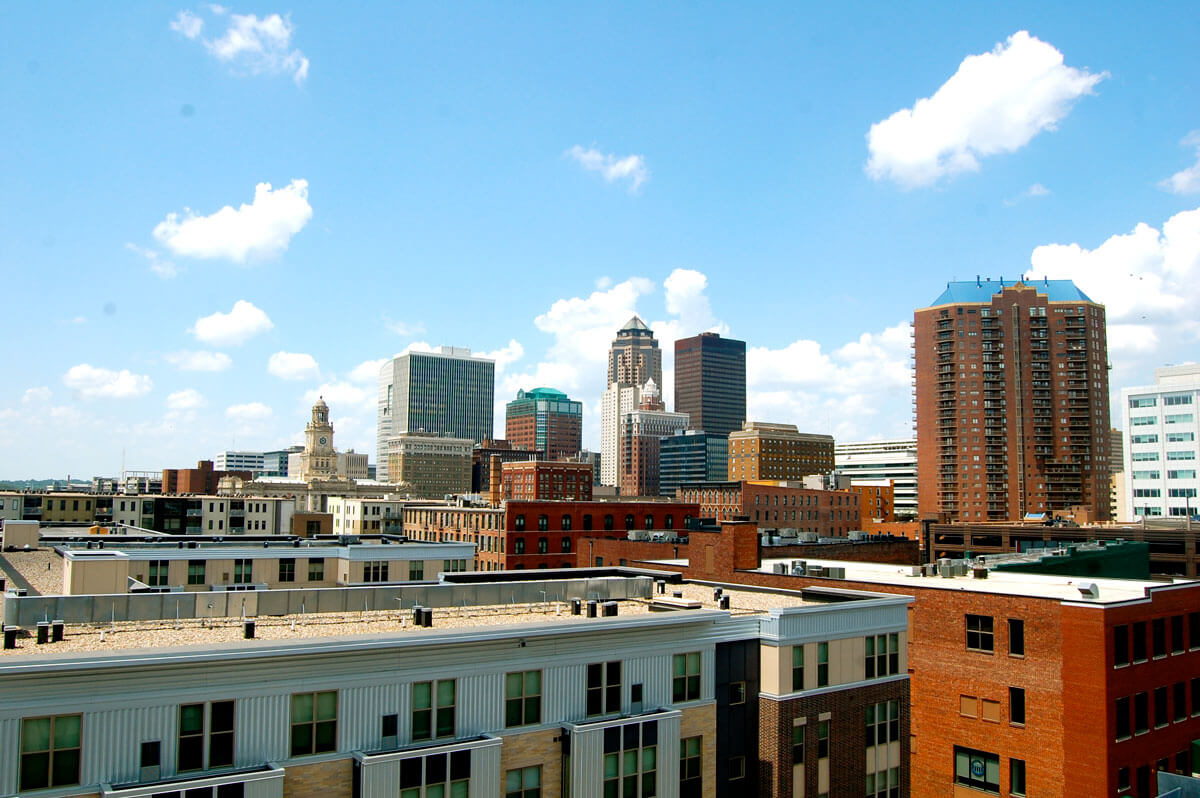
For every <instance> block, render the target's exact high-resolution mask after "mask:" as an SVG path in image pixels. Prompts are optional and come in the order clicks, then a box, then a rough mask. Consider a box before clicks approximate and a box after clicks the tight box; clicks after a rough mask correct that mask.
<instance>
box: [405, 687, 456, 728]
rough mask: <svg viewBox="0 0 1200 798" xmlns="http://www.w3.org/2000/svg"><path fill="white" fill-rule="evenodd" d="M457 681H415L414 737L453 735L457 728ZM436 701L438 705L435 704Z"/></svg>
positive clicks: (413, 702) (413, 695) (413, 691)
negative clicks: (455, 716) (455, 718)
mask: <svg viewBox="0 0 1200 798" xmlns="http://www.w3.org/2000/svg"><path fill="white" fill-rule="evenodd" d="M455 693H456V688H455V682H454V680H453V679H439V680H438V681H436V682H414V683H413V686H412V738H413V739H414V740H436V739H438V738H441V737H453V736H454V730H455V722H454V704H455ZM435 702H436V704H437V706H434V703H435Z"/></svg>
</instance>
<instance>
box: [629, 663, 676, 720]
mask: <svg viewBox="0 0 1200 798" xmlns="http://www.w3.org/2000/svg"><path fill="white" fill-rule="evenodd" d="M625 681H626V682H627V683H628V684H626V685H622V688H623V691H624V695H623V696H622V698H621V704H622V710H623V711H624V712H625V713H626V714H628V713H630V712H633V711H634V710H633V704H632V703H631V701H630V694H631V690H630V687H631V686H632V685H635V684H640V685H642V707H641V709H640V710H639V711H642V712H644V711H645V710H647V709H654V708H657V707H666V706H670V705H671V655H670V654H658V655H655V656H652V657H636V658H634V659H630V660H626V663H625Z"/></svg>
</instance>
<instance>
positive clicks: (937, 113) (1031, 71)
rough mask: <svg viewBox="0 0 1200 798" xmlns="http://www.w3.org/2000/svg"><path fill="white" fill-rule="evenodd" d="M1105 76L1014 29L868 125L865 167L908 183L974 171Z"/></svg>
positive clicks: (1049, 125) (1016, 145) (1044, 126)
mask: <svg viewBox="0 0 1200 798" xmlns="http://www.w3.org/2000/svg"><path fill="white" fill-rule="evenodd" d="M1107 76H1108V73H1106V72H1101V73H1092V72H1088V70H1087V69H1086V68H1085V69H1076V68H1074V67H1068V66H1066V65H1065V64H1064V63H1063V55H1062V53H1060V52H1059V51H1058V50H1056V49H1055V48H1054V47H1053V46H1052V45H1050V44H1047V43H1046V42H1043V41H1041V40H1039V39H1037V38H1035V37H1033V36H1030V35H1029V33H1028V32H1026V31H1018V32H1017V33H1014V34H1013V35H1012V36H1010V37H1009V38H1008V40H1007V41H1006V42H1005V43H1003V44H997V45H996V47H995V48H994V49H993V50H992V51H991V52H989V53H982V54H980V55H970V56H967V57H966V58H965V59H963V62H962V63H961V64H960V65H959V67H958V70H957V71H956V72H955V73H954V75H953V76H951V78H950V79H949V80H947V81H946V82H945V83H944V84H942V86H941V88H939V89H938V90H937V91H936V92H935V93H934V95H933V96H932V97H926V98H923V99H920V100H917V102H916V103H915V104H914V105H913V107H912V108H903V109H901V110H899V111H896V112H895V113H894V114H892V115H891V116H889V117H888V118H887V119H884V120H883V121H881V122H876V123H875V124H873V125H871V130H870V132H869V133H868V134H867V146H868V149H869V150H870V154H871V156H870V159H869V160H868V161H867V166H866V171H867V174H868V175H870V176H871V177H872V178H873V179H875V180H881V179H889V180H893V181H895V182H897V183H899V184H900V185H902V186H904V187H906V188H914V187H918V186H927V185H930V184H932V183H935V182H937V181H938V180H939V179H941V178H944V177H952V176H954V175H957V174H959V173H961V172H968V171H976V170H978V169H979V160H980V159H981V158H984V157H987V156H989V155H996V154H998V153H1005V152H1014V151H1016V150H1019V149H1020V148H1021V147H1024V146H1025V145H1026V144H1028V143H1029V142H1030V140H1032V139H1033V137H1034V136H1036V135H1037V134H1039V133H1041V132H1042V131H1045V130H1054V129H1055V128H1056V126H1057V124H1058V123H1059V122H1060V121H1061V120H1062V119H1063V118H1065V117H1066V116H1067V114H1068V113H1070V111H1071V106H1072V104H1073V103H1074V102H1075V100H1077V99H1078V98H1079V97H1081V96H1083V95H1085V94H1091V93H1092V89H1093V88H1094V87H1095V85H1096V84H1097V83H1099V82H1100V81H1101V80H1103V79H1104V78H1105V77H1107Z"/></svg>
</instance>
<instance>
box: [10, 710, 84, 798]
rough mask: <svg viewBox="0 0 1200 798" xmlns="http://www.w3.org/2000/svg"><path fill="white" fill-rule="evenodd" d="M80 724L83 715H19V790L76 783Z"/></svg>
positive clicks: (80, 745)
mask: <svg viewBox="0 0 1200 798" xmlns="http://www.w3.org/2000/svg"><path fill="white" fill-rule="evenodd" d="M82 725H83V716H82V715H54V716H51V717H46V718H22V720H21V766H20V767H21V776H20V783H21V786H20V789H21V791H22V792H24V791H25V790H38V789H41V788H43V787H65V786H67V785H70V784H78V783H79V750H80V748H81V747H82V731H83V729H82Z"/></svg>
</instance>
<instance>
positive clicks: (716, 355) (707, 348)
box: [675, 332, 746, 437]
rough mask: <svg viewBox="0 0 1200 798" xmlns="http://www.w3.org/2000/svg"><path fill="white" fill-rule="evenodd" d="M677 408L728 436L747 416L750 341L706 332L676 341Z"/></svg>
mask: <svg viewBox="0 0 1200 798" xmlns="http://www.w3.org/2000/svg"><path fill="white" fill-rule="evenodd" d="M675 412H676V413H687V414H688V415H689V416H690V417H691V428H692V429H697V430H703V431H704V432H707V433H710V434H713V435H723V436H726V437H728V436H729V433H731V432H733V431H734V430H739V429H741V428H742V422H743V421H745V420H746V342H745V341H736V340H734V339H732V338H722V337H721V336H719V335H717V334H716V333H711V332H706V333H700V334H699V335H696V336H693V337H691V338H683V339H681V340H679V341H676V342H675Z"/></svg>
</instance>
